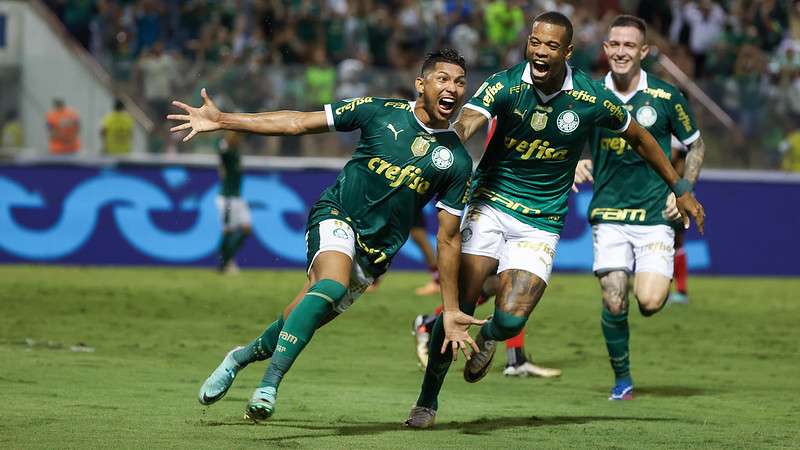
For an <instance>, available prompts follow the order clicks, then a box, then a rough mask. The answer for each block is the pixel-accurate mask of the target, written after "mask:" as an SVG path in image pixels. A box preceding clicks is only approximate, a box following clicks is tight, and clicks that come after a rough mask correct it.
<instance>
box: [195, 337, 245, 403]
mask: <svg viewBox="0 0 800 450" xmlns="http://www.w3.org/2000/svg"><path fill="white" fill-rule="evenodd" d="M240 348H242V347H236V348H234V349H233V350H231V351H229V352H228V354H227V355H225V359H223V360H222V362H221V363H220V364H219V366H217V368H216V369H214V371H213V372H211V375H209V376H208V378H206V381H205V382H204V383H203V385H202V386H200V394H199V396H198V398H197V399H198V400H199V401H200V403H201V404H203V405H211V404H213V403H216V402H217V401H218V400H220V399H221V398H222V397H224V396H225V393H226V392H228V389H230V387H231V385H232V384H233V380H234V378H236V374H237V373H238V372H239V370H241V367H240V366H239V365H238V364H237V363H236V360H235V359H233V352H235V351H236V350H239V349H240Z"/></svg>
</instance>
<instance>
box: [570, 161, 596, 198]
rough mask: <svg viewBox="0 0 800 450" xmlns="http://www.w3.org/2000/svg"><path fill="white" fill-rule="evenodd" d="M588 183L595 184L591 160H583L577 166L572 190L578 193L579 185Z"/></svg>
mask: <svg viewBox="0 0 800 450" xmlns="http://www.w3.org/2000/svg"><path fill="white" fill-rule="evenodd" d="M586 182H589V183H594V178H592V160H591V159H581V160H580V161H578V165H577V166H575V179H574V181H573V183H572V190H573V191H575V192H578V185H579V184H581V183H586Z"/></svg>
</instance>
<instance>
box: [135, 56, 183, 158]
mask: <svg viewBox="0 0 800 450" xmlns="http://www.w3.org/2000/svg"><path fill="white" fill-rule="evenodd" d="M138 67H139V72H140V78H141V80H142V85H143V90H144V98H145V100H146V101H147V106H148V107H149V109H150V114H151V117H152V118H153V119H154V122H155V123H156V127H157V129H156V133H155V135H156V136H155V137H157V138H158V139H159V142H154V143H153V144H152V145H154V146H155V147H156V148H163V146H164V145H165V144H166V143H167V142H168V138H169V125H167V124H166V123H165V121H164V120H163V118H164V117H165V116H166V115H167V112H168V110H169V97H170V87H171V84H172V77H173V74H174V73H176V70H175V61H174V59H173V58H172V56H171V55H169V54H168V53H166V52H165V51H164V44H163V43H162V42H161V41H157V42H156V43H155V44H153V47H152V48H151V49H150V51H148V52H145V53H143V54H142V56H141V58H140V59H139V64H138Z"/></svg>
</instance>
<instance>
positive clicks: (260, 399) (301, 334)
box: [245, 251, 352, 420]
mask: <svg viewBox="0 0 800 450" xmlns="http://www.w3.org/2000/svg"><path fill="white" fill-rule="evenodd" d="M351 268H352V260H351V259H350V256H349V255H347V254H344V253H340V252H337V251H323V252H321V253H319V255H317V257H316V259H315V260H314V262H313V264H312V266H311V271H310V283H311V286H310V287H309V289H308V292H307V293H306V294H305V295H304V296H303V298H302V300H300V302H299V303H297V305H296V306H295V307H294V308H293V309H292V310H291V311H290V312H289V313H288V314H285V317H286V320H285V323H284V325H283V328H282V329H281V331H280V333H279V336H278V342H277V344H276V346H275V353H274V354H273V355H272V359H271V360H270V363H269V367H268V368H267V371H266V373H265V374H264V377H263V378H262V380H261V383H259V386H258V388H257V389H256V390H255V392H254V393H253V396H252V397H251V398H250V402H249V403H248V405H247V410H246V413H245V414H246V417H248V418H249V419H252V420H264V419H267V418H269V417H270V416H271V415H272V414H273V413H274V411H275V403H276V401H277V395H278V386H279V385H280V382H281V380H282V379H283V377H284V375H285V374H286V373H287V372H288V371H289V369H290V368H291V366H292V364H293V363H294V361H295V360H296V359H297V357H298V356H300V353H301V352H302V351H303V349H304V348H305V346H306V345H307V344H308V342H309V341H310V340H311V337H312V336H313V335H314V331H315V330H316V329H317V328H318V327H320V326H321V325H322V324H323V323H325V320H326V318H328V319H329V318H330V317H331V315H332V314H335V311H334V307H335V306H336V305H338V304H339V303H340V302H341V300H342V299H343V298H344V297H345V295H346V294H347V286H348V285H349V282H350V271H351Z"/></svg>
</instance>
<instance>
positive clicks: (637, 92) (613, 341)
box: [575, 16, 705, 400]
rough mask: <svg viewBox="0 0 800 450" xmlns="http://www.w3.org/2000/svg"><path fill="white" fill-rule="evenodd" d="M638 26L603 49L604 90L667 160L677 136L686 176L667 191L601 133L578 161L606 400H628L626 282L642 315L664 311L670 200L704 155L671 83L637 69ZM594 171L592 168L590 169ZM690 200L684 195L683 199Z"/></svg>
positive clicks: (627, 25) (623, 145) (634, 22)
mask: <svg viewBox="0 0 800 450" xmlns="http://www.w3.org/2000/svg"><path fill="white" fill-rule="evenodd" d="M646 30H647V29H646V26H645V23H644V21H643V20H641V19H639V18H638V17H633V16H619V17H617V18H616V19H615V20H614V21H613V22H612V23H611V26H610V28H609V31H608V40H607V41H606V42H604V43H603V49H604V50H605V53H606V57H607V58H608V64H609V66H610V67H611V72H609V73H608V75H606V77H605V80H604V84H605V87H606V88H608V89H609V90H610V91H611V92H613V93H614V95H615V96H616V97H617V98H618V99H619V101H621V102H623V103H624V105H625V108H626V109H627V110H629V111H631V113H632V114H633V115H634V117H635V118H636V121H637V122H638V123H639V125H641V126H642V127H643V128H645V129H647V130H649V131H650V133H652V135H653V137H654V138H655V140H656V142H658V145H659V147H660V151H661V152H662V154H663V155H665V158H670V157H671V155H670V153H671V137H672V135H673V134H674V135H675V136H677V137H678V139H679V140H680V141H681V142H682V143H683V144H685V145H687V146H688V147H689V153H688V156H687V162H686V168H685V178H683V179H681V180H680V181H679V182H678V183H676V185H678V187H677V188H676V186H675V185H673V189H672V190H673V192H674V193H670V189H669V186H667V185H665V184H664V183H663V181H662V180H661V179H660V178H659V176H658V175H657V174H656V173H655V172H654V171H653V170H652V169H651V168H650V167H649V166H648V165H647V163H646V162H645V161H644V160H643V159H642V158H641V157H640V156H639V155H638V154H636V153H635V152H634V147H633V146H632V145H631V144H632V142H631V140H630V139H629V137H628V136H626V135H625V134H622V135H619V134H615V133H613V132H612V131H609V130H601V129H598V130H597V131H596V132H595V135H594V137H593V139H592V141H591V149H592V160H591V161H588V160H587V161H585V162H584V161H581V163H580V164H579V169H578V170H577V171H576V175H575V181H576V183H577V182H582V181H587V180H591V179H592V176H591V175H590V171H592V172H593V177H594V195H593V196H592V202H591V203H590V205H589V221H590V223H591V224H592V236H593V240H594V265H593V267H592V270H593V271H594V273H595V275H597V277H598V279H599V280H600V288H601V290H602V292H603V311H602V320H601V326H602V329H603V336H604V337H605V341H606V347H607V348H608V356H609V358H610V360H611V367H612V369H613V370H614V375H615V379H616V381H615V385H614V387H613V389H612V390H611V396H610V397H609V400H629V399H632V398H633V380H632V378H631V373H630V358H629V353H628V340H629V334H630V333H629V329H628V289H629V288H628V278H629V277H630V275H631V274H635V277H634V283H633V291H634V294H635V295H636V300H637V301H638V304H639V311H641V313H642V315H643V316H645V317H647V316H652V315H653V314H655V313H657V312H658V311H659V310H661V308H662V307H663V306H664V304H665V302H666V300H667V297H668V295H669V289H670V283H671V281H672V271H673V256H674V254H675V250H674V242H675V232H674V230H673V228H672V227H671V223H672V221H673V220H675V219H677V218H679V215H678V211H677V209H676V208H675V207H674V204H675V195H679V194H680V193H681V192H689V191H691V189H692V186H694V184H695V182H696V181H697V176H698V175H699V173H700V166H701V165H702V163H703V156H704V153H705V150H704V144H703V140H702V139H701V138H700V131H699V130H698V129H697V126H696V125H695V121H694V117H693V116H692V112H691V110H690V108H689V104H688V103H687V102H686V99H685V98H684V97H683V95H681V93H680V91H678V89H676V88H675V87H673V86H672V85H670V84H668V83H666V82H664V81H661V80H659V79H658V78H656V77H654V76H653V75H652V74H649V73H647V72H645V71H643V70H642V68H641V61H642V58H644V57H645V56H647V52H648V46H647V43H646V42H647V31H646ZM592 169H593V170H592ZM687 195H688V194H687Z"/></svg>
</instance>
